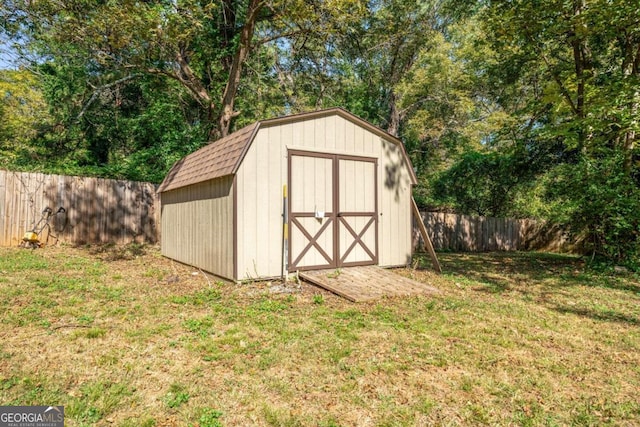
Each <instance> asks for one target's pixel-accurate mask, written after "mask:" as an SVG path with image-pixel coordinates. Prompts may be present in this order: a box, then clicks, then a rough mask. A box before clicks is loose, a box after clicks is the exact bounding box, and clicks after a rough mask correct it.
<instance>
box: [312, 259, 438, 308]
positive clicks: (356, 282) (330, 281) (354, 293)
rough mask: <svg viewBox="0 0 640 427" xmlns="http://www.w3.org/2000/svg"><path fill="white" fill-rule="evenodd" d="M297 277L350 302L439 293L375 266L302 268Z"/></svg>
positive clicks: (430, 287) (427, 286) (429, 287)
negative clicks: (303, 269) (329, 268)
mask: <svg viewBox="0 0 640 427" xmlns="http://www.w3.org/2000/svg"><path fill="white" fill-rule="evenodd" d="M300 277H302V278H303V279H304V280H306V281H308V282H311V283H313V284H314V285H317V286H320V287H321V288H324V289H327V290H329V291H331V292H333V293H335V294H338V295H340V296H341V297H344V298H346V299H348V300H349V301H353V302H363V301H370V300H374V299H379V298H382V297H395V296H408V295H424V294H433V293H437V292H439V291H438V290H437V289H436V288H434V287H432V286H429V285H426V284H424V283H420V282H417V281H415V280H411V279H408V278H406V277H402V276H400V275H399V274H396V273H394V272H393V271H391V270H386V269H384V268H381V267H378V266H375V265H370V266H366V267H346V268H341V269H338V270H335V269H331V270H315V271H304V272H300Z"/></svg>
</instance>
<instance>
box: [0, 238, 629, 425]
mask: <svg viewBox="0 0 640 427" xmlns="http://www.w3.org/2000/svg"><path fill="white" fill-rule="evenodd" d="M440 261H441V263H442V266H443V269H444V271H445V274H444V275H442V276H437V275H435V274H433V273H431V272H429V271H428V270H420V269H418V270H411V269H401V270H399V271H398V274H401V275H404V276H407V277H413V278H414V279H415V280H418V281H423V282H425V283H428V284H430V285H432V286H435V287H437V288H438V289H440V291H441V293H440V294H438V295H432V296H428V297H427V296H420V297H408V298H396V299H387V300H381V301H375V302H372V303H367V304H352V303H349V302H347V301H345V300H343V299H341V298H339V297H337V296H335V295H332V294H330V293H327V292H325V291H322V290H320V289H318V288H314V287H311V286H309V285H303V286H302V288H301V291H299V292H296V293H293V294H291V293H289V294H273V293H271V292H270V291H269V288H270V286H269V285H266V286H265V284H260V283H254V284H243V285H234V284H224V283H220V282H215V280H213V279H212V278H208V277H206V276H204V275H203V274H202V273H200V272H198V274H197V275H192V274H191V273H193V272H194V269H191V268H189V267H187V266H184V265H181V264H176V263H174V262H172V261H170V260H167V259H164V258H162V257H160V256H158V253H157V251H156V250H154V249H152V248H147V247H138V246H136V247H134V248H119V247H104V248H94V247H89V248H83V249H78V248H64V247H63V248H54V247H48V248H45V249H42V250H40V249H38V250H33V251H30V250H18V249H8V248H2V249H0V279H1V280H0V294H1V295H3V298H2V299H0V309H1V310H0V326H1V328H2V329H0V330H1V331H2V339H1V340H0V367H1V368H2V369H1V370H0V402H2V403H3V404H11V405H49V404H60V405H64V406H65V414H66V424H65V425H68V426H72V427H73V426H90V425H110V426H116V427H126V426H134V425H144V426H148V427H152V426H160V425H175V426H194V427H195V426H200V427H206V426H212V427H219V426H236V425H258V426H269V425H273V426H287V425H290V426H350V425H363V424H366V425H373V426H413V425H473V426H475V425H518V426H520V425H522V426H555V425H558V426H562V425H577V426H583V425H584V426H587V425H598V426H600V425H611V426H614V425H615V426H617V425H637V424H640V400H638V397H637V390H639V389H640V282H639V278H638V276H637V275H634V274H633V273H616V272H615V271H613V270H607V269H601V270H600V271H598V272H596V271H593V270H589V269H587V268H585V266H584V264H583V262H582V261H581V260H580V259H579V258H576V257H572V256H564V255H553V254H539V253H494V254H475V255H474V254H440ZM422 263H423V264H427V262H426V261H425V260H422Z"/></svg>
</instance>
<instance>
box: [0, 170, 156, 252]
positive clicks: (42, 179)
mask: <svg viewBox="0 0 640 427" xmlns="http://www.w3.org/2000/svg"><path fill="white" fill-rule="evenodd" d="M159 206H160V202H159V199H158V197H157V196H156V186H155V185H154V184H150V183H144V182H133V181H120V180H111V179H100V178H82V177H72V176H61V175H45V174H41V173H20V172H9V171H4V170H0V246H14V245H15V246H17V245H18V244H19V243H20V242H21V240H22V236H23V235H24V233H25V232H26V231H28V230H31V229H33V228H34V226H35V225H36V224H37V223H38V221H39V220H40V218H41V217H42V211H43V209H45V208H46V207H49V208H51V209H52V210H53V212H56V211H57V210H58V208H60V207H63V208H64V209H65V210H66V212H65V213H61V214H58V215H55V216H53V217H51V221H50V234H49V235H47V233H46V232H45V233H44V235H43V236H41V239H40V240H41V241H47V242H48V243H49V244H52V243H55V242H56V241H59V242H66V243H71V244H85V243H118V244H124V243H131V242H140V243H142V242H145V243H156V242H158V241H159V230H160V227H159V225H160V209H159ZM45 231H46V230H45Z"/></svg>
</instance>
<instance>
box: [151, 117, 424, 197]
mask: <svg viewBox="0 0 640 427" xmlns="http://www.w3.org/2000/svg"><path fill="white" fill-rule="evenodd" d="M331 115H338V116H340V117H342V118H344V119H346V120H349V121H351V122H353V123H356V124H358V125H359V126H362V127H363V128H365V129H367V130H369V131H371V132H373V133H374V134H376V135H378V136H380V137H382V138H384V139H386V140H389V141H391V142H393V143H395V144H396V145H398V146H399V147H400V149H401V150H402V155H403V157H404V159H405V161H406V164H407V168H408V169H409V173H410V174H411V180H412V182H413V183H414V184H416V183H417V179H416V175H415V173H414V171H413V168H412V167H411V162H410V161H409V158H408V156H407V153H406V151H405V148H404V144H403V143H402V141H400V139H398V138H396V137H395V136H393V135H391V134H390V133H387V132H385V131H384V130H382V129H380V128H379V127H377V126H375V125H373V124H371V123H369V122H367V121H365V120H363V119H361V118H359V117H357V116H355V115H353V114H351V113H349V112H348V111H346V110H344V109H342V108H331V109H328V110H319V111H313V112H309V113H301V114H295V115H291V116H284V117H278V118H275V119H268V120H261V121H258V122H255V123H253V124H251V125H249V126H246V127H244V128H242V129H240V130H238V131H236V132H234V133H232V134H230V135H227V136H226V137H224V138H221V139H218V140H217V141H214V142H212V143H210V144H208V145H206V146H204V147H202V148H201V149H199V150H197V151H194V152H193V153H191V154H189V155H188V156H186V157H184V158H182V159H181V160H178V161H177V162H176V163H175V164H174V165H173V166H172V167H171V170H169V173H168V174H167V176H166V177H165V178H164V180H163V181H162V184H160V187H159V188H158V192H159V193H161V192H164V191H169V190H174V189H176V188H180V187H185V186H187V185H191V184H197V183H199V182H204V181H208V180H211V179H215V178H220V177H223V176H227V175H233V174H235V173H236V172H237V170H238V167H239V166H240V164H241V163H242V159H243V158H244V155H245V154H246V152H247V150H248V149H249V147H250V146H251V143H252V142H253V139H254V137H255V135H256V133H257V132H258V129H260V128H264V127H269V126H275V125H279V124H285V123H292V122H296V121H300V120H308V119H314V118H320V117H326V116H331Z"/></svg>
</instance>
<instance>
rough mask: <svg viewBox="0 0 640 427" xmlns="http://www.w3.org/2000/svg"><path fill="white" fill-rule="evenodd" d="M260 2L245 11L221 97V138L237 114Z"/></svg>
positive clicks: (256, 0) (260, 0)
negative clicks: (241, 81) (242, 80)
mask: <svg viewBox="0 0 640 427" xmlns="http://www.w3.org/2000/svg"><path fill="white" fill-rule="evenodd" d="M262 7H263V4H262V0H251V2H250V3H249V9H248V10H247V18H246V21H245V23H244V25H243V27H242V30H241V31H240V41H239V43H238V50H237V51H236V52H235V55H234V57H233V62H232V63H231V69H230V70H229V79H228V80H227V85H226V87H225V89H224V94H223V96H222V105H221V108H222V109H221V112H220V121H219V124H218V129H219V132H220V136H221V137H225V136H227V135H228V134H229V130H230V128H231V120H232V119H233V118H234V117H235V116H237V115H238V114H239V113H238V112H236V111H234V102H235V99H236V94H237V92H238V86H239V85H240V76H241V75H242V66H243V64H244V62H245V61H246V59H247V56H248V55H249V51H250V49H251V39H252V38H253V33H254V31H255V28H256V22H257V20H258V15H259V13H260V10H261V9H262Z"/></svg>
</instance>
